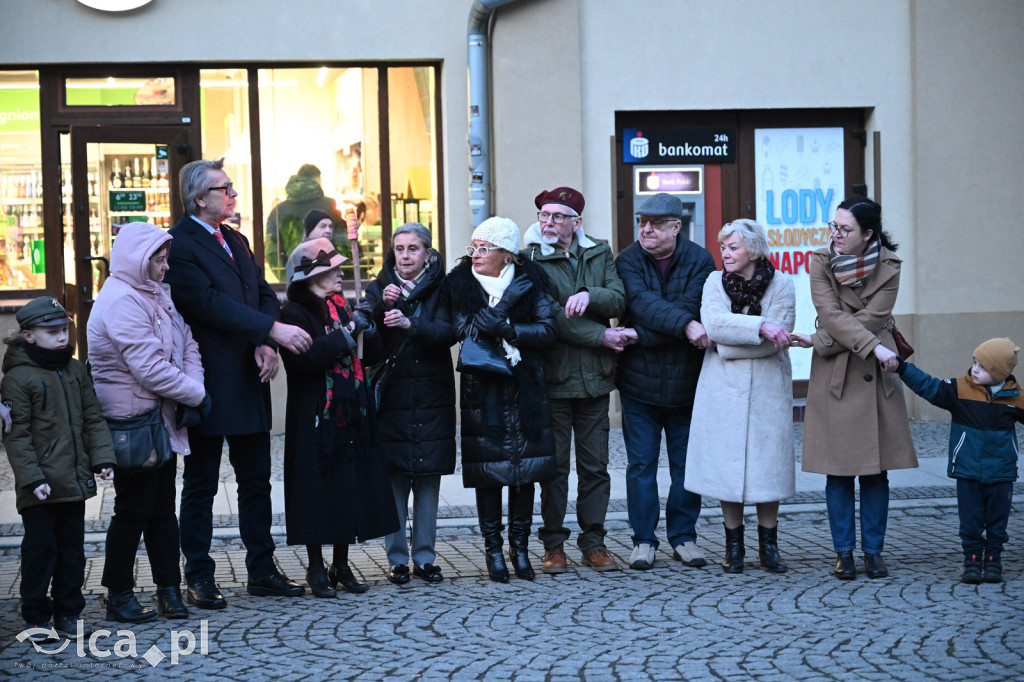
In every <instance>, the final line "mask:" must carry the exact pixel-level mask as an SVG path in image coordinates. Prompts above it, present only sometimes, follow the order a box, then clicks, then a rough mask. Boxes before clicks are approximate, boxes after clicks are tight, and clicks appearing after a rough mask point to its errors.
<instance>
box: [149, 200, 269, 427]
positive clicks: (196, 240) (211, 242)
mask: <svg viewBox="0 0 1024 682" xmlns="http://www.w3.org/2000/svg"><path fill="white" fill-rule="evenodd" d="M221 232H222V233H223V234H224V237H225V239H226V240H227V243H228V246H229V247H230V248H231V253H232V254H234V257H235V258H234V261H232V260H231V258H230V257H229V256H228V254H227V252H226V251H224V248H223V247H222V246H221V245H220V244H218V243H217V240H216V239H214V237H213V235H212V234H210V233H209V232H207V231H206V228H204V227H203V226H202V225H200V224H199V223H197V222H196V221H195V220H193V219H192V218H191V217H190V216H185V217H184V218H182V219H181V222H179V223H178V224H177V225H175V226H174V227H172V228H171V232H170V233H171V236H172V237H174V239H173V241H171V253H170V256H169V258H168V264H169V265H170V270H168V271H167V275H166V277H165V281H166V282H167V283H168V284H170V285H171V298H172V299H173V301H174V305H175V306H176V307H177V308H178V311H179V312H181V315H182V317H183V318H185V322H187V323H188V324H189V326H190V327H192V336H193V337H195V340H196V341H197V342H198V343H199V353H200V355H202V357H203V370H204V372H205V375H206V378H205V384H206V390H207V392H208V393H209V394H210V397H211V398H212V399H213V409H212V410H211V411H210V416H208V417H207V418H206V419H205V420H204V421H203V423H202V425H200V426H198V427H196V428H195V431H197V432H199V433H201V434H206V435H224V436H230V435H238V434H247V433H260V432H263V431H269V430H270V423H271V415H270V384H269V383H263V382H261V381H260V377H259V368H258V367H257V366H256V358H255V352H256V347H257V346H259V345H262V344H267V345H271V346H274V347H276V344H274V343H273V342H272V341H270V340H269V339H268V338H267V334H269V333H270V328H271V327H273V326H274V322H277V321H278V319H280V315H281V306H280V303H278V300H277V295H276V294H274V291H273V289H271V288H270V285H269V284H267V280H266V279H264V277H263V272H262V271H261V270H260V269H259V268H258V267H257V266H256V261H255V260H254V259H253V256H252V251H251V250H250V249H249V242H247V241H246V239H245V237H244V236H243V235H242V234H241V233H240V232H237V231H235V230H232V229H231V228H229V227H226V226H225V227H224V229H223V230H222V231H221Z"/></svg>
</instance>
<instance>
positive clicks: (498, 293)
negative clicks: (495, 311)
mask: <svg viewBox="0 0 1024 682" xmlns="http://www.w3.org/2000/svg"><path fill="white" fill-rule="evenodd" d="M470 272H472V273H473V277H475V278H476V281H477V282H478V283H479V284H480V286H481V287H482V288H483V290H484V293H485V294H487V305H488V306H489V307H491V308H493V307H494V306H496V305H498V302H499V301H501V297H502V296H504V294H505V289H507V288H508V285H509V284H511V283H512V277H513V276H514V275H515V268H514V267H512V264H511V263H508V264H507V265H505V267H504V268H502V269H501V272H500V273H498V276H497V277H488V276H487V275H481V274H480V273H479V272H477V271H476V270H474V269H472V268H470ZM505 321H506V322H507V321H508V318H505ZM501 347H502V348H503V349H504V350H505V357H506V358H508V362H509V364H510V365H512V366H513V367H515V366H516V365H518V364H519V361H520V360H522V359H523V356H522V354H520V352H519V349H518V348H516V347H515V346H513V345H512V344H510V343H509V342H508V341H506V340H505V339H502V340H501Z"/></svg>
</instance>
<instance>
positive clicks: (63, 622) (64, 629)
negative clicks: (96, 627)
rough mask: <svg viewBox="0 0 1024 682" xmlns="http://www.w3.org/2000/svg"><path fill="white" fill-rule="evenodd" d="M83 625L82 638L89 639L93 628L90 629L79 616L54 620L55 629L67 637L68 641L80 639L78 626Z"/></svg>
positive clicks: (58, 617) (57, 617)
mask: <svg viewBox="0 0 1024 682" xmlns="http://www.w3.org/2000/svg"><path fill="white" fill-rule="evenodd" d="M79 623H81V624H82V638H83V639H84V638H87V637H89V635H91V634H92V628H91V627H89V626H88V625H87V624H86V623H85V621H83V620H82V619H81V618H79V617H78V616H55V617H54V619H53V627H54V629H55V630H56V631H57V632H58V633H59V634H62V635H64V636H65V637H67V638H68V639H74V638H76V637H78V624H79Z"/></svg>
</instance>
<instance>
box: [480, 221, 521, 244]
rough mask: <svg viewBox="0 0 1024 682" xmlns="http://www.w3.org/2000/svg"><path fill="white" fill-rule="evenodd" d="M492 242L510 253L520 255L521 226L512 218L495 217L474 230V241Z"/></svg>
mask: <svg viewBox="0 0 1024 682" xmlns="http://www.w3.org/2000/svg"><path fill="white" fill-rule="evenodd" d="M478 239H479V240H480V241H482V242H490V243H492V244H494V245H495V246H499V247H501V248H503V249H505V250H506V251H508V252H510V253H519V226H518V225H516V224H515V222H514V221H513V220H512V219H511V218H499V217H498V216H494V217H493V218H488V219H487V220H485V221H483V222H482V223H480V225H478V226H477V228H476V229H475V230H473V241H476V240H478Z"/></svg>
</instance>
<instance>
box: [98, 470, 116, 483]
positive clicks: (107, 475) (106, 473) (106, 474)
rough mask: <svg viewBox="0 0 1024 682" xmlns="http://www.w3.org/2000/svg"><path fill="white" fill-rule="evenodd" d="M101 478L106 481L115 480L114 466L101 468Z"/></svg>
mask: <svg viewBox="0 0 1024 682" xmlns="http://www.w3.org/2000/svg"><path fill="white" fill-rule="evenodd" d="M100 478H102V479H103V480H104V481H113V480H114V469H113V468H112V467H103V468H102V469H100Z"/></svg>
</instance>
